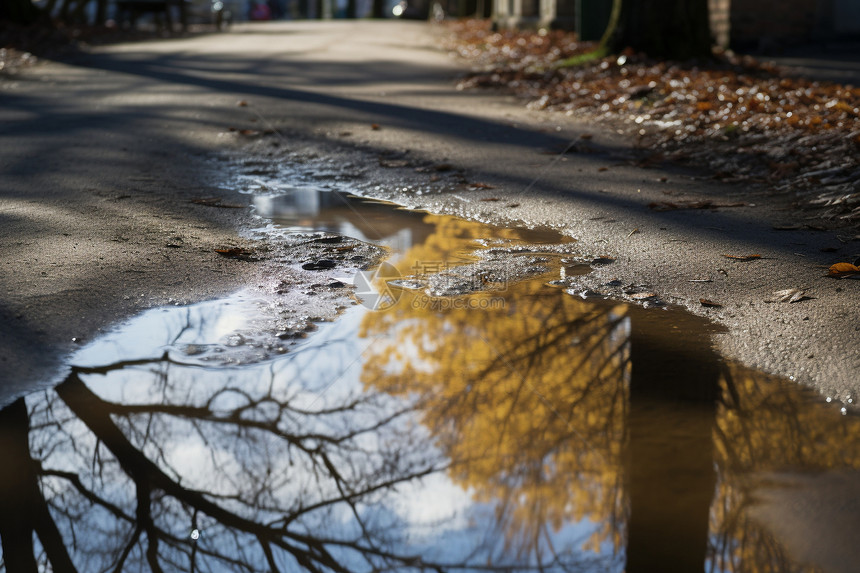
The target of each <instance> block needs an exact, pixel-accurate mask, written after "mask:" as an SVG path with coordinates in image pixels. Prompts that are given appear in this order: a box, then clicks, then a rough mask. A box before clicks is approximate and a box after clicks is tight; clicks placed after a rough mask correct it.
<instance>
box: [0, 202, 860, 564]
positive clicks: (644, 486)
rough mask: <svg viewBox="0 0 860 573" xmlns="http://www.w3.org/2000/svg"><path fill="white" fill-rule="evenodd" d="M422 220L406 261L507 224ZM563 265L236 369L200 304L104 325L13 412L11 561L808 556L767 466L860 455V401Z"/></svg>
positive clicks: (366, 322) (6, 447) (391, 314)
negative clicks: (769, 370) (788, 540)
mask: <svg viewBox="0 0 860 573" xmlns="http://www.w3.org/2000/svg"><path fill="white" fill-rule="evenodd" d="M420 217H421V218H420V220H421V222H422V224H425V225H428V227H429V228H430V229H431V231H432V232H429V233H428V234H427V236H426V237H425V238H424V240H423V241H421V242H420V243H418V244H415V245H413V246H412V247H411V249H409V250H407V251H405V252H404V253H403V255H402V257H401V259H399V262H398V264H399V265H403V266H404V268H410V267H411V266H413V265H414V264H415V262H416V261H434V260H435V261H446V260H448V259H449V257H460V256H462V254H463V248H465V247H471V246H474V245H475V244H477V242H478V241H479V240H480V239H481V238H486V237H487V235H488V233H490V232H495V231H493V230H492V229H489V228H487V227H484V226H481V225H478V224H475V223H466V222H463V221H459V220H456V219H452V218H433V217H430V216H424V215H422V216H420ZM511 237H512V238H516V237H515V236H514V235H511ZM545 280H546V277H543V278H541V279H539V280H531V281H525V282H521V283H517V284H511V285H508V288H507V289H506V290H504V291H503V292H501V293H500V292H499V291H498V290H494V291H493V292H487V293H477V294H473V295H470V297H466V298H467V299H468V300H471V301H478V302H479V301H480V300H481V299H482V298H486V297H499V296H500V294H501V295H502V297H503V300H504V305H502V306H490V305H483V308H485V310H481V311H478V310H475V308H481V307H482V305H480V304H473V305H461V306H459V307H455V306H454V305H448V306H440V305H429V304H427V303H426V301H427V298H426V297H423V296H422V295H420V294H416V293H412V292H408V291H407V292H405V293H404V296H403V297H402V298H401V300H400V301H399V302H398V304H397V305H395V306H394V307H392V308H391V309H389V310H387V311H386V312H369V311H366V310H365V309H363V308H361V307H356V308H354V309H353V310H351V311H350V312H348V313H346V315H345V316H344V317H342V319H341V320H339V321H338V322H337V323H336V324H334V325H328V326H327V327H324V328H321V329H320V331H319V332H318V333H316V334H315V335H314V336H312V337H311V338H310V339H308V340H307V341H306V342H305V343H303V344H301V345H299V346H298V347H297V348H296V349H295V350H294V351H292V352H290V353H288V354H287V355H284V356H282V357H279V358H277V359H275V360H270V361H266V362H261V363H256V364H249V365H243V366H232V367H225V366H223V365H222V366H219V367H211V366H207V364H206V362H205V361H200V360H194V361H192V358H190V357H186V356H185V355H184V354H183V352H181V351H177V349H181V348H182V347H183V345H187V344H192V343H193V344H194V345H203V346H205V345H208V344H211V343H212V342H213V341H212V339H213V337H218V336H223V334H224V333H223V331H222V330H223V329H221V328H220V327H219V328H216V327H215V326H216V325H220V324H223V323H224V321H225V320H227V319H226V318H224V319H223V320H221V319H219V320H216V321H212V320H209V321H207V320H205V319H204V318H203V315H205V314H206V312H204V311H202V310H201V309H204V308H208V307H205V306H202V305H201V306H196V307H192V309H177V311H176V312H171V313H154V314H152V315H151V316H149V318H148V319H147V320H151V321H156V322H157V317H158V316H162V317H165V318H164V320H165V321H166V322H165V324H164V325H162V326H161V327H158V328H156V329H155V330H156V331H158V332H161V333H162V336H163V340H162V341H161V342H160V343H159V342H158V341H157V340H151V341H150V342H148V343H147V344H148V346H147V350H146V351H142V352H138V353H137V354H133V353H132V354H128V353H126V354H128V355H127V356H124V357H123V352H124V351H122V349H123V348H126V346H124V343H123V342H122V340H123V339H122V337H121V336H119V335H118V336H117V337H114V338H110V339H105V340H104V341H102V342H101V343H100V344H102V345H103V346H104V348H102V349H101V350H99V348H98V347H94V348H90V349H89V350H88V351H87V352H88V353H89V354H87V355H86V356H87V357H88V358H87V360H86V361H85V360H83V359H81V361H80V362H79V364H81V365H80V366H78V367H77V368H76V369H75V371H74V372H73V373H72V374H71V375H70V376H69V378H68V379H67V380H65V381H64V382H63V383H62V384H60V385H59V386H57V387H56V388H55V389H54V390H51V391H48V392H43V393H40V394H34V395H31V396H28V397H27V398H26V399H21V400H18V401H17V402H15V403H13V404H12V405H10V406H8V407H6V408H5V409H4V410H2V411H0V456H2V458H0V459H3V462H4V463H3V464H2V465H0V538H2V545H3V565H4V570H6V571H37V570H56V571H129V570H149V571H292V570H298V569H304V570H309V571H344V572H346V571H349V572H354V571H382V570H399V571H420V570H505V571H510V570H537V569H540V570H544V571H565V570H567V571H589V570H594V571H621V570H626V571H628V572H635V571H643V570H646V571H653V570H661V571H667V570H678V571H680V570H685V571H690V570H708V571H758V570H761V571H766V570H786V569H789V568H792V567H794V565H793V564H790V563H789V561H788V556H787V554H786V553H785V550H784V548H782V547H780V546H779V545H777V544H776V543H775V542H774V541H773V540H772V539H771V538H770V537H769V536H768V535H767V534H766V533H765V532H764V531H763V530H762V529H761V528H759V527H758V526H757V525H756V523H755V522H754V521H753V520H751V519H748V518H747V514H746V508H747V507H748V505H749V504H750V503H751V500H752V499H753V498H752V497H751V496H750V495H749V494H748V491H749V490H748V488H749V486H750V484H751V483H753V482H754V480H752V477H753V476H755V475H757V474H759V473H761V472H770V471H786V470H798V469H803V470H816V471H829V470H833V469H840V468H857V467H858V466H860V432H858V430H860V428H858V421H857V418H855V417H853V416H842V415H840V413H839V411H838V409H836V408H833V407H830V406H829V405H826V404H823V403H820V402H817V401H815V400H813V399H812V398H811V397H810V396H809V395H808V394H807V393H804V392H803V391H801V390H799V389H798V388H796V387H795V386H789V385H785V384H782V383H780V382H779V381H776V380H772V379H769V378H767V377H764V376H761V375H759V374H757V373H754V372H751V371H748V370H744V369H741V368H738V367H735V366H727V365H725V364H723V363H722V362H721V360H720V359H719V357H718V356H717V355H715V354H714V352H713V351H712V350H711V348H710V345H709V342H708V336H709V329H708V327H707V325H705V324H704V323H703V322H702V321H700V320H698V319H695V318H692V317H688V316H685V315H683V314H679V313H672V312H665V311H659V312H657V313H653V312H646V311H643V310H641V309H637V308H631V307H628V306H625V305H617V304H613V303H608V302H598V303H593V302H590V301H589V302H585V301H582V300H580V299H578V298H576V297H572V296H568V295H565V294H564V293H562V292H560V291H559V290H556V289H552V288H549V287H546V286H545V285H544V283H545ZM209 304H211V303H209ZM213 308H214V307H213ZM219 316H221V318H223V317H224V316H227V317H229V316H230V315H219ZM147 328H150V329H152V328H154V327H153V326H152V325H151V324H150V326H148V327H147ZM159 329H160V330H159ZM127 335H128V336H130V337H132V338H133V337H134V332H131V333H127ZM105 348H107V349H108V350H109V352H108V351H105ZM129 348H132V346H129ZM138 350H139V349H138ZM111 353H112V354H111ZM82 356H84V355H82Z"/></svg>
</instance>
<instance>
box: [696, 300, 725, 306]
mask: <svg viewBox="0 0 860 573" xmlns="http://www.w3.org/2000/svg"><path fill="white" fill-rule="evenodd" d="M699 303H701V305H702V306H706V307H708V308H723V305H721V304H720V303H718V302H714V301H712V300H708V299H706V298H700V299H699Z"/></svg>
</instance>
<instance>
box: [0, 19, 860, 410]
mask: <svg viewBox="0 0 860 573" xmlns="http://www.w3.org/2000/svg"><path fill="white" fill-rule="evenodd" d="M442 44H443V41H442V37H441V31H440V30H437V29H434V28H432V27H430V26H427V25H425V24H421V23H409V22H306V23H270V24H264V25H253V26H251V25H248V26H237V27H235V28H234V29H233V30H232V31H231V32H230V33H228V34H223V35H211V36H203V37H196V38H192V39H182V40H172V41H163V42H148V43H141V44H127V45H120V46H114V47H108V48H102V49H99V50H97V51H96V52H95V53H93V54H91V55H89V56H82V57H80V58H79V59H78V60H77V61H75V62H70V63H66V64H52V63H48V64H45V65H43V66H38V67H35V68H33V69H31V70H29V71H28V72H26V73H25V74H23V75H22V76H21V77H19V78H13V79H6V80H4V81H3V82H2V98H3V102H4V103H3V106H2V112H0V114H2V125H3V127H2V129H0V137H2V138H3V145H2V151H0V153H2V164H3V171H4V187H5V188H4V194H3V197H2V199H0V209H2V211H0V212H2V216H3V217H4V225H3V227H2V231H0V234H2V236H0V239H2V240H3V243H4V244H5V245H7V247H6V248H5V249H4V251H3V253H2V258H0V264H2V266H3V269H4V274H3V278H2V284H0V290H2V292H3V293H4V294H3V300H2V303H0V312H2V314H3V316H4V318H5V320H4V323H5V325H7V326H5V327H4V333H3V340H2V344H3V348H4V349H5V352H4V354H5V356H6V362H7V363H8V364H9V365H10V366H9V368H8V369H7V373H8V374H7V376H8V379H7V380H6V381H5V384H4V386H5V387H6V388H7V393H8V392H11V393H14V392H15V391H17V390H15V389H21V388H24V387H27V386H28V385H29V384H32V383H35V382H37V381H41V380H45V379H46V378H50V375H49V374H50V372H51V368H50V367H56V366H57V364H58V362H57V361H56V358H57V357H61V356H62V355H63V353H64V352H67V351H68V350H69V349H71V348H73V344H72V343H71V342H70V341H71V339H72V338H77V339H85V338H91V337H93V336H95V335H96V334H97V332H98V331H99V329H102V328H104V327H106V326H107V325H109V324H111V323H112V322H114V321H116V320H117V319H119V318H121V317H123V316H127V315H129V314H132V313H134V312H136V311H138V310H139V309H140V308H143V307H146V306H152V305H157V304H162V303H164V302H166V301H168V300H171V299H175V300H192V299H197V298H205V297H210V296H213V295H215V294H217V293H218V292H224V291H226V290H229V289H231V288H234V287H235V286H236V285H237V284H241V283H242V282H243V280H247V277H244V278H243V277H242V276H241V269H240V268H239V267H238V266H236V267H231V265H232V264H233V263H232V262H230V261H213V260H211V259H210V258H209V257H210V253H211V250H209V249H210V247H213V246H217V245H219V244H222V243H224V242H229V241H230V240H233V239H232V237H234V236H235V231H234V230H233V229H234V228H235V226H236V225H237V224H238V225H239V226H241V225H242V224H243V217H245V215H244V214H243V213H242V212H240V211H227V210H222V211H219V210H217V209H205V208H202V207H197V206H192V207H189V200H191V199H193V198H195V197H200V196H204V195H205V196H209V195H214V196H219V195H221V196H228V195H230V194H231V192H230V190H226V189H223V188H222V187H221V186H220V185H219V166H218V165H217V163H213V162H212V161H211V160H209V159H208V158H210V157H211V156H212V153H213V152H215V151H218V150H223V149H226V148H235V147H237V146H241V145H242V144H243V141H242V140H243V136H242V135H241V134H242V133H243V132H242V130H253V132H245V133H255V132H257V131H263V130H275V131H276V132H277V133H279V134H281V135H282V136H283V140H282V146H287V147H289V145H290V143H289V142H290V141H291V140H292V141H293V142H294V145H295V146H299V147H301V148H302V149H303V150H304V151H305V155H306V157H307V160H308V161H313V160H312V159H311V158H310V156H311V155H315V156H316V157H317V159H319V158H320V157H323V158H327V161H329V164H328V165H329V167H330V168H331V169H333V170H337V169H340V170H341V171H343V170H344V169H347V170H348V169H349V167H348V165H356V166H360V167H361V168H362V169H364V170H365V171H364V177H365V179H367V178H371V179H373V178H377V179H378V181H379V183H380V188H379V189H378V190H377V193H378V194H379V195H383V196H385V197H387V198H390V199H395V200H397V201H399V202H402V203H404V204H410V205H414V206H422V207H424V208H427V209H430V210H437V211H444V212H450V213H457V214H462V215H465V216H471V217H476V218H480V219H482V220H489V221H497V222H506V221H507V222H515V223H518V224H526V225H543V226H550V227H552V228H555V229H558V230H561V231H563V232H565V233H566V234H568V235H570V236H572V237H574V238H576V239H577V240H578V241H579V243H580V244H581V245H582V248H583V250H584V251H591V252H593V253H595V254H598V255H606V256H609V257H612V258H614V259H615V261H616V263H615V264H614V265H610V266H606V267H604V268H601V269H599V270H598V271H596V275H595V276H596V277H597V279H599V280H603V279H605V280H612V279H615V278H617V279H619V280H621V281H623V282H625V283H631V284H639V285H643V286H646V287H648V288H650V289H653V290H654V292H655V293H657V294H659V295H660V296H661V298H663V299H664V300H665V301H666V302H668V303H671V304H677V305H681V306H684V307H687V308H688V309H690V310H691V311H693V312H695V313H697V314H701V315H705V316H707V317H709V318H711V319H712V320H715V321H716V322H717V323H719V324H720V325H722V326H723V327H725V329H726V332H725V334H723V335H718V336H717V337H716V339H715V342H716V344H717V347H718V348H719V350H721V351H722V352H723V353H724V355H725V356H727V357H729V358H732V359H737V360H740V361H741V362H743V363H744V364H746V365H749V366H751V367H754V368H759V369H762V370H765V371H767V372H771V373H775V374H779V375H782V376H786V377H793V378H794V379H796V380H799V381H801V382H804V383H807V384H810V385H813V386H816V387H817V388H818V389H819V390H820V391H821V392H822V393H824V394H826V395H829V396H834V397H836V398H838V399H844V398H846V397H848V396H849V395H852V394H853V393H856V392H857V390H858V386H860V382H858V380H860V377H858V376H857V375H856V373H857V371H858V368H860V353H858V352H857V348H858V347H860V346H858V342H860V331H858V329H857V327H856V326H854V322H853V321H851V320H848V319H846V317H849V316H852V314H853V309H854V308H855V306H856V296H857V288H858V285H860V283H858V282H857V281H849V280H846V281H834V280H832V279H827V278H823V277H822V275H823V274H824V269H826V267H827V266H828V265H830V264H833V263H835V262H839V261H841V260H847V259H848V258H849V257H852V256H854V255H855V251H858V250H860V248H858V247H857V245H858V243H857V242H856V241H853V242H852V241H850V238H847V239H846V238H845V237H842V238H840V237H837V236H835V235H834V234H831V233H822V232H814V231H776V230H774V229H773V226H774V225H775V224H777V225H779V224H784V223H786V222H793V219H794V217H795V216H796V215H795V214H794V213H792V212H790V211H784V210H777V209H776V207H779V208H782V207H784V205H785V204H784V203H779V204H777V203H776V202H774V201H773V199H772V198H768V197H765V196H760V195H751V194H750V191H749V190H747V189H744V188H741V187H731V186H721V185H715V184H713V183H712V182H709V181H707V180H705V179H702V178H700V177H697V176H696V174H691V173H688V172H679V171H671V170H670V171H667V172H662V171H659V170H654V169H649V170H643V169H640V168H638V167H635V166H632V165H630V164H629V162H628V161H627V159H629V157H630V155H629V154H630V147H631V143H632V142H631V141H629V140H627V139H625V138H624V137H623V136H620V135H618V134H617V133H615V132H614V131H612V130H611V129H608V128H607V127H606V126H595V125H589V124H586V123H583V122H581V121H578V120H577V118H576V117H568V116H564V115H558V114H550V113H544V112H536V111H530V110H527V109H525V108H524V106H523V105H522V102H521V101H517V100H515V99H513V98H510V97H507V96H504V95H498V94H487V93H479V92H468V93H464V92H458V91H457V90H456V89H454V80H455V78H456V77H457V75H458V74H460V73H462V72H463V70H464V67H463V66H464V64H463V63H462V62H458V61H457V60H455V59H453V58H452V57H451V56H450V55H449V54H448V52H447V51H446V50H445V49H444V48H443V47H442ZM238 102H243V105H239V103H238ZM586 133H587V134H589V135H591V136H592V139H591V140H590V141H591V144H590V145H591V146H592V147H593V153H588V154H573V155H571V154H567V155H564V156H561V155H558V154H557V153H558V151H559V150H560V149H564V148H565V147H566V146H567V145H568V144H570V143H571V142H572V141H578V140H579V138H580V136H581V135H583V134H586ZM244 139H253V136H250V137H246V138H244ZM255 145H256V147H254V148H252V149H250V150H249V153H263V152H264V151H265V146H264V145H262V144H260V143H259V142H257V143H256V144H255ZM407 151H408V156H409V159H410V161H411V162H412V164H422V163H423V164H428V165H432V164H439V163H442V162H444V163H450V164H452V166H453V167H454V168H455V169H456V170H458V171H459V172H460V173H462V179H461V180H462V181H471V182H482V183H485V184H486V185H487V187H484V188H478V189H475V188H469V187H467V186H460V187H459V188H457V187H456V186H454V187H451V186H449V187H445V188H441V189H440V192H439V193H436V194H434V195H433V196H432V197H428V196H427V195H426V194H422V195H418V194H417V193H416V192H415V189H416V188H418V187H419V186H421V185H429V184H430V183H429V182H430V181H432V174H428V173H420V172H416V171H415V169H413V168H404V169H390V168H386V169H378V171H379V173H378V175H374V174H373V173H369V172H367V169H368V168H373V167H374V166H375V165H377V164H378V162H379V158H380V156H383V155H386V154H387V155H389V156H390V155H391V154H403V153H405V152H407ZM345 166H346V167H345ZM318 170H322V168H318ZM664 179H665V180H664ZM490 186H492V187H493V189H489V188H488V187H490ZM365 191H367V190H365ZM667 192H668V193H671V194H672V196H673V197H674V198H682V199H687V198H689V199H715V200H718V201H729V202H732V201H743V202H746V203H748V204H749V205H748V206H746V207H740V208H733V209H724V210H716V211H708V212H705V211H677V212H655V211H653V210H649V209H648V208H647V205H648V203H649V202H652V201H659V200H664V199H665V197H666V193H667ZM488 198H492V199H498V201H494V202H490V201H481V199H488ZM239 201H240V202H241V197H240V198H239ZM513 204H516V207H508V205H513ZM177 237H178V238H179V239H182V241H184V243H183V244H186V245H188V246H189V247H190V248H187V249H170V250H165V245H167V244H177V240H178V239H177ZM846 240H847V241H848V242H843V241H846ZM822 248H838V251H837V252H836V253H835V254H834V253H823V252H822V251H821V249H822ZM750 253H755V254H760V255H761V259H758V260H756V261H752V262H746V263H740V262H736V261H733V260H729V259H726V258H724V257H723V255H725V254H732V255H744V254H750ZM224 265H226V266H224ZM703 278H704V279H710V280H711V282H690V281H691V280H695V279H703ZM787 288H802V289H804V290H806V291H807V294H808V295H809V296H810V297H811V298H809V299H807V300H804V301H802V302H800V303H795V304H780V303H771V302H767V301H770V300H772V299H773V296H772V293H773V292H774V291H778V290H782V289H787ZM701 298H705V299H708V300H713V301H716V302H719V303H720V304H722V308H713V307H704V306H702V305H701V304H700V303H699V300H700V299H701ZM34 348H38V350H34ZM52 365H53V366H52Z"/></svg>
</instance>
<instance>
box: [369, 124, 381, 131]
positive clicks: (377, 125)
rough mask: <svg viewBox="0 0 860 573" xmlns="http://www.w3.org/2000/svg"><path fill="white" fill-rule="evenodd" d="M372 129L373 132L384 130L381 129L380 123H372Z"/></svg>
mask: <svg viewBox="0 0 860 573" xmlns="http://www.w3.org/2000/svg"><path fill="white" fill-rule="evenodd" d="M370 129H372V130H373V131H379V130H380V129H382V128H381V127H379V124H378V123H371V124H370Z"/></svg>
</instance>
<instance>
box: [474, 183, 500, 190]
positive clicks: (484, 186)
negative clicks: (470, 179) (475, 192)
mask: <svg viewBox="0 0 860 573" xmlns="http://www.w3.org/2000/svg"><path fill="white" fill-rule="evenodd" d="M469 187H471V188H473V189H495V187H493V186H492V185H490V184H489V183H469Z"/></svg>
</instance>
